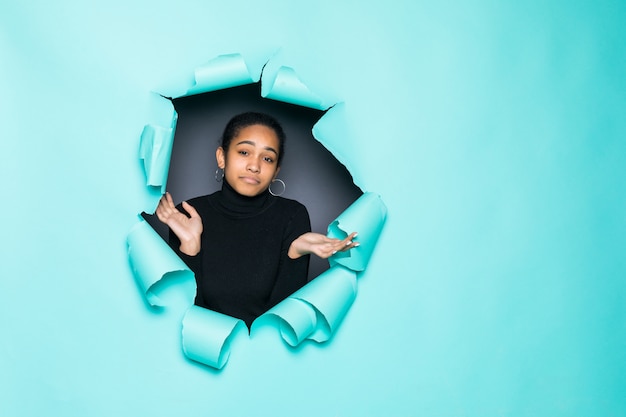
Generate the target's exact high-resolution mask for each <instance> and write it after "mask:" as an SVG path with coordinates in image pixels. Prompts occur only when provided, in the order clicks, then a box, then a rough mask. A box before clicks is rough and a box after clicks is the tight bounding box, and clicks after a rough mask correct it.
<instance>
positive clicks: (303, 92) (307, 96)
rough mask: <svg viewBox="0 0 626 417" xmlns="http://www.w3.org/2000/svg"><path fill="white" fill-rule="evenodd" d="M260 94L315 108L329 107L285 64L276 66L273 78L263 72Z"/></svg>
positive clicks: (324, 108) (323, 108)
mask: <svg viewBox="0 0 626 417" xmlns="http://www.w3.org/2000/svg"><path fill="white" fill-rule="evenodd" d="M270 79H271V81H269V80H270ZM261 96H263V97H265V98H270V99H272V100H277V101H284V102H286V103H291V104H296V105H298V106H304V107H310V108H312V109H317V110H326V109H327V108H328V107H330V106H329V105H327V104H326V103H324V100H323V99H322V98H321V97H319V96H318V95H317V94H315V93H314V92H312V91H311V90H309V88H308V87H307V86H306V85H305V84H304V83H303V82H302V81H301V80H300V78H298V75H297V74H296V72H295V71H294V70H293V68H290V67H285V66H281V67H280V68H278V70H277V71H276V74H274V77H273V78H270V76H269V75H266V74H265V73H263V81H262V83H261Z"/></svg>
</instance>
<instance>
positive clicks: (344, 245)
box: [288, 232, 359, 259]
mask: <svg viewBox="0 0 626 417" xmlns="http://www.w3.org/2000/svg"><path fill="white" fill-rule="evenodd" d="M356 235H357V233H356V232H353V233H351V234H350V235H349V236H348V237H346V238H345V239H335V238H330V237H328V236H324V235H323V234H321V233H313V232H308V233H304V234H303V235H301V236H300V237H298V238H297V239H296V240H294V241H293V242H292V243H291V246H290V247H289V253H288V255H289V257H290V258H291V259H298V258H299V257H301V256H304V255H308V254H311V253H312V254H314V255H317V256H319V257H320V258H322V259H326V258H330V257H331V256H333V255H334V254H335V253H337V252H345V251H347V250H350V249H352V248H355V247H357V246H359V243H358V242H355V241H354V238H355V237H356Z"/></svg>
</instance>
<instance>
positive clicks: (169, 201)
mask: <svg viewBox="0 0 626 417" xmlns="http://www.w3.org/2000/svg"><path fill="white" fill-rule="evenodd" d="M165 198H166V201H167V206H168V207H169V208H170V209H174V210H176V205H175V204H174V199H173V198H172V195H171V194H170V193H165Z"/></svg>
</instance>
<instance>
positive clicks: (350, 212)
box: [328, 192, 387, 271]
mask: <svg viewBox="0 0 626 417" xmlns="http://www.w3.org/2000/svg"><path fill="white" fill-rule="evenodd" d="M386 218H387V207H386V206H385V204H384V203H383V201H382V199H381V198H380V196H379V195H378V194H375V193H371V192H366V193H364V194H363V195H362V196H361V197H359V199H358V200H356V201H355V202H354V203H352V205H351V206H350V207H348V208H347V209H346V210H345V211H344V212H343V213H341V215H339V217H337V219H335V220H334V221H333V222H332V223H331V224H330V225H329V226H328V236H330V237H334V238H338V239H344V238H345V237H346V236H348V234H350V233H352V232H353V231H356V232H358V236H357V237H356V238H355V240H356V241H357V242H359V246H357V247H355V248H353V249H351V250H350V251H348V252H337V253H336V254H335V255H333V256H332V257H331V258H330V259H329V262H330V264H331V266H334V265H343V266H345V267H346V268H350V269H352V270H353V271H364V270H365V267H366V266H367V263H368V262H369V260H370V258H371V256H372V252H374V248H375V247H376V242H377V241H378V238H379V236H380V233H381V231H382V229H383V226H384V224H385V220H386Z"/></svg>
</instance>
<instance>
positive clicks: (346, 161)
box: [312, 103, 363, 189]
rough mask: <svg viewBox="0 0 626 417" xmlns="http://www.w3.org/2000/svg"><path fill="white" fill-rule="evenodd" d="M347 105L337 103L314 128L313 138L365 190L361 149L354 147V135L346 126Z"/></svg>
mask: <svg viewBox="0 0 626 417" xmlns="http://www.w3.org/2000/svg"><path fill="white" fill-rule="evenodd" d="M345 113H346V105H345V103H337V104H335V105H334V106H332V107H331V108H330V109H328V111H327V112H326V113H324V115H323V116H322V117H321V118H320V119H319V120H318V121H317V123H315V125H314V126H313V131H312V133H313V137H314V138H315V139H316V140H317V141H318V142H319V143H321V144H322V145H324V147H325V148H326V149H328V150H329V151H330V153H332V154H333V156H334V157H335V158H337V160H338V161H339V162H341V163H342V164H343V165H344V166H345V167H346V169H347V170H348V171H349V172H350V175H352V178H353V179H354V183H355V184H356V185H357V186H359V187H360V188H361V189H363V186H362V183H363V181H362V175H361V170H360V169H359V166H358V164H355V163H354V161H358V160H359V149H360V148H359V147H358V146H356V147H355V146H354V142H353V140H351V139H352V138H353V137H354V135H353V134H352V133H351V132H350V131H349V129H348V127H347V124H346V115H345Z"/></svg>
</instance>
